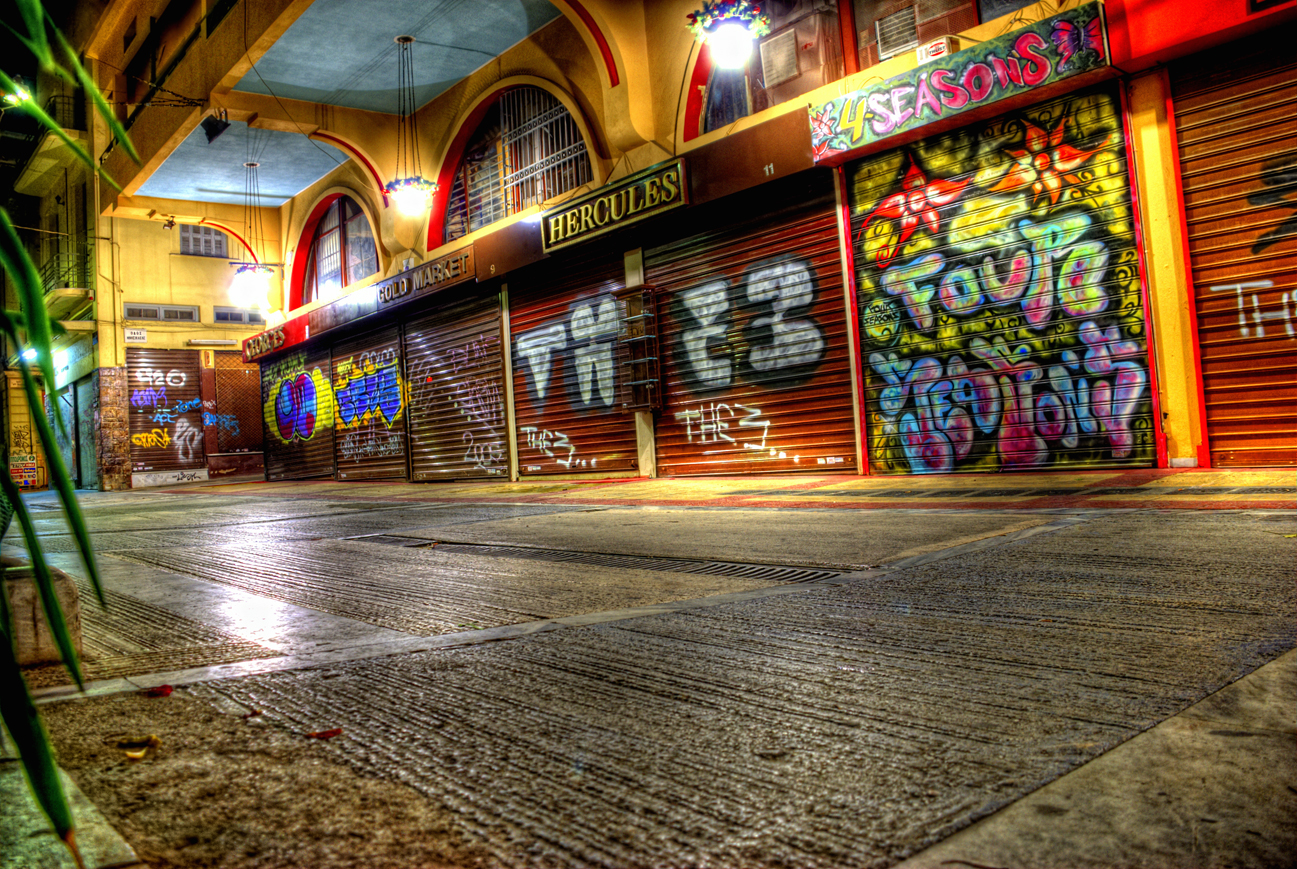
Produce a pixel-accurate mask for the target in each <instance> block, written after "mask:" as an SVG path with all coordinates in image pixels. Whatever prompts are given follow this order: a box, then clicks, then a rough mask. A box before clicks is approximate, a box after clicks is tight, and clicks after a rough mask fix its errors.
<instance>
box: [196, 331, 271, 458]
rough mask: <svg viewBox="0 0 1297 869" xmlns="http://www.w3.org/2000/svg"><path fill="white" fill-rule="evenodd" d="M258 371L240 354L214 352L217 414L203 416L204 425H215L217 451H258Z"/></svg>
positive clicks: (259, 411) (260, 409) (259, 420)
mask: <svg viewBox="0 0 1297 869" xmlns="http://www.w3.org/2000/svg"><path fill="white" fill-rule="evenodd" d="M261 416H262V407H261V369H260V368H259V367H258V366H257V364H256V363H246V362H244V361H243V356H242V354H240V353H238V352H230V351H217V353H216V411H215V412H214V413H210V414H209V413H204V414H203V425H204V426H207V425H215V426H216V451H217V452H220V453H247V452H254V453H255V452H260V451H261V443H262V441H261Z"/></svg>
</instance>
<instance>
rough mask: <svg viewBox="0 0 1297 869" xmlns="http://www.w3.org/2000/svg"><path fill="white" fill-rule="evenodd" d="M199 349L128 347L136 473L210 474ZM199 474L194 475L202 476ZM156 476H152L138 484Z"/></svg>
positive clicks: (132, 452) (132, 450)
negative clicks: (205, 438)
mask: <svg viewBox="0 0 1297 869" xmlns="http://www.w3.org/2000/svg"><path fill="white" fill-rule="evenodd" d="M198 363H199V360H198V351H197V350H153V349H148V348H139V347H130V348H127V350H126V373H127V378H128V380H129V382H130V395H131V397H130V403H131V412H130V435H131V470H132V473H133V474H136V475H140V474H145V475H160V474H165V473H168V472H170V473H173V474H174V473H176V472H179V473H180V474H181V475H179V476H171V477H169V479H171V480H182V479H185V477H184V476H183V474H184V472H197V471H201V472H202V473H201V478H202V479H205V478H206V475H207V464H206V454H205V452H204V448H203V440H204V435H203V401H202V398H201V379H200V376H199V364H198ZM199 478H200V477H198V476H195V477H193V479H199ZM148 482H153V480H152V478H151V477H146V478H145V479H142V480H141V479H137V480H136V481H135V484H137V485H138V484H141V483H148Z"/></svg>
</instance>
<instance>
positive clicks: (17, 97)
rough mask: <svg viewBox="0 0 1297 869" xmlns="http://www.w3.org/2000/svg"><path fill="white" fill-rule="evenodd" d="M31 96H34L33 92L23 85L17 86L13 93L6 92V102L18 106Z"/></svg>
mask: <svg viewBox="0 0 1297 869" xmlns="http://www.w3.org/2000/svg"><path fill="white" fill-rule="evenodd" d="M31 98H32V95H31V93H30V92H29V91H28V90H27V89H26V88H25V87H23V86H22V85H17V86H15V88H14V92H13V93H11V94H5V102H7V103H8V104H9V105H11V106H16V105H18V104H19V103H22V102H26V101H27V100H29V99H31Z"/></svg>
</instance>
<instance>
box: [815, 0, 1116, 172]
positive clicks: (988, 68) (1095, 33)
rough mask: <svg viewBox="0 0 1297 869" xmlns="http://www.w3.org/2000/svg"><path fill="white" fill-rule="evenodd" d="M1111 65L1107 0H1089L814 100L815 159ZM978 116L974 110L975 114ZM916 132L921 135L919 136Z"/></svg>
mask: <svg viewBox="0 0 1297 869" xmlns="http://www.w3.org/2000/svg"><path fill="white" fill-rule="evenodd" d="M1107 68H1109V51H1108V38H1107V30H1106V28H1105V25H1104V18H1103V5H1102V4H1100V3H1087V4H1085V5H1084V6H1079V7H1077V8H1075V9H1069V10H1067V11H1066V12H1061V13H1059V14H1058V15H1054V16H1052V17H1050V18H1046V19H1043V20H1041V21H1037V22H1036V23H1035V24H1031V25H1028V26H1027V27H1024V28H1022V29H1021V30H1015V31H1013V32H1012V33H1007V34H1005V35H1004V36H1000V37H997V38H995V39H989V40H987V41H986V42H980V43H978V44H977V45H975V46H973V47H971V48H968V49H965V50H964V51H959V52H956V53H954V54H951V55H948V56H946V57H944V58H938V59H936V60H934V61H932V62H930V63H928V64H925V65H924V66H920V67H918V68H916V69H912V70H909V71H908V72H905V73H902V74H901V75H898V76H895V77H893V78H890V79H887V80H886V81H882V82H878V83H877V84H872V85H870V86H868V87H865V88H861V89H860V90H858V91H854V92H852V93H849V94H847V95H846V96H842V97H838V98H837V99H834V100H830V101H829V102H827V103H821V104H819V105H812V106H811V107H810V121H811V147H812V149H813V151H814V155H815V162H817V163H820V162H824V161H829V160H831V162H834V163H838V162H841V161H842V159H843V156H844V155H847V154H848V153H849V152H853V151H858V150H860V149H863V148H866V147H868V146H871V145H874V144H876V143H879V142H884V141H888V140H897V144H899V143H900V142H901V141H902V139H903V137H905V136H906V134H908V133H914V132H915V131H918V130H922V129H923V128H925V127H927V126H928V125H930V124H934V123H937V122H939V121H945V120H947V119H950V118H954V117H957V116H960V115H970V114H971V113H973V112H975V111H978V110H987V109H990V110H998V107H997V108H995V109H991V107H996V106H997V104H1000V103H1004V102H1005V101H1006V100H1009V99H1011V98H1014V97H1021V96H1023V95H1031V94H1032V93H1033V92H1042V96H1043V89H1045V88H1047V87H1049V86H1050V85H1054V84H1056V83H1058V82H1060V81H1063V80H1065V79H1071V78H1074V77H1076V76H1079V75H1081V74H1083V73H1090V72H1095V71H1096V70H1104V69H1107ZM969 119H970V120H971V117H970V118H969ZM910 138H913V136H911V137H910Z"/></svg>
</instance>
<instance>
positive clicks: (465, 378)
mask: <svg viewBox="0 0 1297 869" xmlns="http://www.w3.org/2000/svg"><path fill="white" fill-rule="evenodd" d="M499 354H500V338H499V336H498V335H497V334H495V333H491V334H487V333H480V334H478V336H477V337H475V338H473V339H472V340H470V341H467V342H465V343H464V344H461V345H459V346H455V347H450V348H447V349H446V350H445V351H444V352H442V353H439V354H437V353H434V354H429V355H428V356H427V357H426V358H424V359H421V360H420V361H418V362H417V363H413V364H411V365H410V366H409V371H408V375H409V378H410V387H409V391H410V404H411V407H432V406H434V405H435V404H436V403H437V402H438V401H439V400H444V401H450V402H451V403H452V406H453V407H454V408H455V410H456V411H457V412H458V413H459V415H460V416H461V417H462V422H463V424H464V429H463V431H462V432H461V434H460V443H459V444H458V445H457V450H458V449H459V448H462V449H463V454H462V460H463V461H464V462H465V463H466V464H468V465H470V466H471V467H474V468H477V469H479V470H481V471H484V472H485V473H487V474H491V475H501V474H507V473H508V472H509V461H508V458H509V456H508V450H509V447H508V443H507V439H506V437H505V435H504V395H503V393H502V392H501V386H500V379H499V377H498V376H497V375H496V374H495V373H494V371H493V366H494V365H495V364H496V361H497V360H498V359H499ZM484 369H488V370H484ZM457 457H458V456H457Z"/></svg>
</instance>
